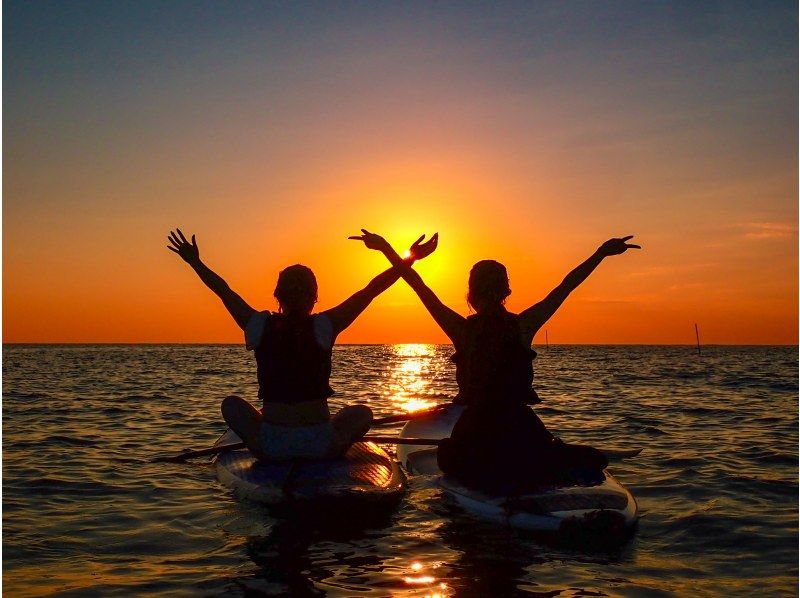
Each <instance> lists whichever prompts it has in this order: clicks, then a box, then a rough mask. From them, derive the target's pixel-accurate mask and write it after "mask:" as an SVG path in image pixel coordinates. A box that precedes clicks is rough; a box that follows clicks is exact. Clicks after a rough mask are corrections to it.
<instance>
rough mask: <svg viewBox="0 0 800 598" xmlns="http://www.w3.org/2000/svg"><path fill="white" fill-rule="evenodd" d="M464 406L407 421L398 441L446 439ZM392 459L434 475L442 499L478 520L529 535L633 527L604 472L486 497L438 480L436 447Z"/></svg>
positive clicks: (401, 450) (631, 506)
mask: <svg viewBox="0 0 800 598" xmlns="http://www.w3.org/2000/svg"><path fill="white" fill-rule="evenodd" d="M463 411H464V407H463V406H461V405H453V406H451V407H449V408H448V409H446V410H444V411H440V412H437V413H435V414H432V415H431V416H429V417H423V418H420V419H416V420H412V421H409V422H408V423H407V424H406V425H405V426H404V427H403V429H402V431H401V432H400V436H401V437H403V438H437V439H438V438H448V437H449V436H450V433H451V431H452V429H453V426H454V425H455V422H456V421H457V420H458V418H459V416H460V415H461V413H462V412H463ZM397 458H398V460H399V461H400V463H401V464H402V465H403V467H405V468H406V470H407V471H409V472H410V473H415V474H421V475H436V476H439V478H438V479H437V483H438V485H439V487H440V488H441V489H442V491H443V492H444V493H445V495H447V496H449V497H450V498H452V499H454V500H455V502H457V503H458V504H459V505H460V506H461V507H462V508H464V509H465V510H466V511H468V512H470V513H472V514H474V515H476V516H478V517H480V518H481V519H486V520H489V521H493V522H495V523H500V524H503V525H509V526H511V527H515V528H520V529H527V530H533V531H558V530H565V529H570V528H572V527H573V526H580V525H581V524H584V523H585V524H587V525H595V524H598V523H599V524H604V525H610V526H612V527H630V526H632V525H633V524H634V523H636V519H637V505H636V500H635V499H634V498H633V496H632V495H631V493H630V492H628V490H626V489H625V488H624V487H623V486H622V484H620V483H619V482H618V481H617V480H616V479H615V478H614V476H612V475H611V474H610V473H608V471H607V470H606V471H603V472H602V474H600V473H597V474H595V475H594V476H592V477H586V478H583V479H577V478H576V479H575V480H574V483H573V484H571V485H569V486H563V487H557V488H548V489H542V490H534V491H531V492H530V493H526V494H522V495H514V496H506V495H491V494H487V493H484V492H480V491H477V490H473V489H470V488H467V487H465V486H463V485H462V484H460V483H459V482H458V481H457V480H455V479H453V478H451V477H449V476H443V475H442V472H441V471H440V470H439V467H438V465H437V463H436V449H435V447H430V446H421V445H398V447H397Z"/></svg>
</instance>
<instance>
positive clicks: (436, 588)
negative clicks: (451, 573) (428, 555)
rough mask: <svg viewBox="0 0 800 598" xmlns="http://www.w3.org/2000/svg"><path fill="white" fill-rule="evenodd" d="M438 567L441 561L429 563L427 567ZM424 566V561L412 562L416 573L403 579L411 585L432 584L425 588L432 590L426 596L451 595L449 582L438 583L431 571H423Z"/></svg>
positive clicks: (431, 597) (440, 597) (439, 596)
mask: <svg viewBox="0 0 800 598" xmlns="http://www.w3.org/2000/svg"><path fill="white" fill-rule="evenodd" d="M438 567H439V563H435V564H432V565H429V566H428V567H427V568H428V569H437V568H438ZM424 568H425V566H424V565H423V564H422V563H419V562H417V563H412V564H411V570H412V571H413V572H414V573H415V575H407V576H405V577H404V578H403V581H405V582H406V583H407V584H409V585H411V586H430V587H428V588H425V591H431V593H426V594H425V598H444V597H445V596H449V595H450V594H449V592H448V589H449V588H448V586H447V584H446V583H444V582H439V583H437V580H436V578H435V577H434V576H433V575H431V574H430V573H422V570H423V569H424Z"/></svg>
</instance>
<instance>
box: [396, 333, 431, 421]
mask: <svg viewBox="0 0 800 598" xmlns="http://www.w3.org/2000/svg"><path fill="white" fill-rule="evenodd" d="M392 351H393V352H394V354H395V356H396V357H397V358H398V359H397V365H396V367H395V368H394V369H393V370H392V371H391V372H390V374H389V379H388V381H387V385H386V390H385V391H384V396H386V397H387V399H389V401H391V403H392V405H393V406H394V407H396V408H397V410H398V411H406V412H413V411H419V410H421V409H427V408H429V407H433V406H434V405H436V402H434V401H431V400H429V399H427V398H425V397H426V395H428V394H429V393H430V390H431V389H430V382H429V380H428V377H429V376H428V374H429V370H430V368H431V362H432V360H433V357H434V354H435V351H436V345H426V344H406V345H393V346H392Z"/></svg>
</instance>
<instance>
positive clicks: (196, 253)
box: [167, 228, 200, 264]
mask: <svg viewBox="0 0 800 598" xmlns="http://www.w3.org/2000/svg"><path fill="white" fill-rule="evenodd" d="M176 232H177V234H176ZM167 239H168V240H169V242H170V245H167V249H169V250H170V251H174V252H175V253H177V254H178V255H179V256H181V257H182V258H183V260H184V261H185V262H187V263H189V264H191V263H194V262H197V261H199V260H200V249H199V248H198V247H197V241H195V240H194V235H192V242H191V243H189V241H187V240H186V237H184V236H183V233H182V232H181V229H179V228H176V229H175V230H174V231H170V233H169V236H168V237H167Z"/></svg>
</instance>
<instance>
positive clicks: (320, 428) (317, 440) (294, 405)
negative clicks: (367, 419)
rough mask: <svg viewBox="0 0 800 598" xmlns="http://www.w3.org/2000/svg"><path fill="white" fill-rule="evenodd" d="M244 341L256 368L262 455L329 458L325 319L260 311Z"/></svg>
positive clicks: (328, 359) (330, 429)
mask: <svg viewBox="0 0 800 598" xmlns="http://www.w3.org/2000/svg"><path fill="white" fill-rule="evenodd" d="M246 337H247V345H248V347H250V348H253V351H254V355H255V358H256V364H257V377H258V396H259V398H260V399H261V401H262V404H263V407H262V423H261V437H262V446H263V452H264V456H265V457H266V458H267V459H269V460H272V461H281V460H287V459H293V458H312V459H313V458H321V457H325V456H327V455H329V454H330V453H331V447H332V444H333V443H334V429H333V426H332V425H331V417H330V411H329V408H328V402H327V399H328V397H330V396H331V395H332V394H333V390H332V389H331V387H330V385H329V383H328V380H329V378H330V373H331V354H332V347H333V338H332V335H331V333H330V322H329V321H328V318H327V316H325V315H324V314H319V315H310V314H298V315H284V314H280V313H270V312H260V313H258V314H256V315H254V316H253V321H252V322H251V323H249V324H248V329H247V330H246Z"/></svg>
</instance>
